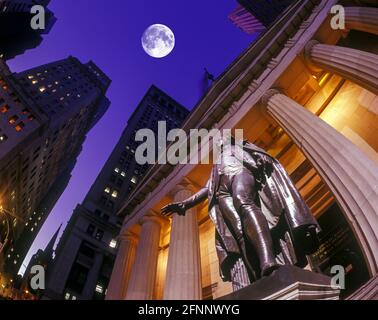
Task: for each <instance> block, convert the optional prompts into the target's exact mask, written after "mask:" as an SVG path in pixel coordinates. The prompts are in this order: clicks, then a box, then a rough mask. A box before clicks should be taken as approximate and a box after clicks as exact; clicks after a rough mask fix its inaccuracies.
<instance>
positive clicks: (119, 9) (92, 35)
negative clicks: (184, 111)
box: [9, 0, 253, 263]
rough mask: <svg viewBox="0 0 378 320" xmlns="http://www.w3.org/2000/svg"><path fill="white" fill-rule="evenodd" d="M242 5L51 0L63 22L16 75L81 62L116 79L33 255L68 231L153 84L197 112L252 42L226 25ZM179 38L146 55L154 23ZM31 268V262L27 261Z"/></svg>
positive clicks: (200, 0)
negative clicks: (203, 87)
mask: <svg viewBox="0 0 378 320" xmlns="http://www.w3.org/2000/svg"><path fill="white" fill-rule="evenodd" d="M236 5H237V2H236V0H190V1H180V0H52V1H51V4H50V6H49V8H50V9H51V10H52V11H53V12H54V14H55V16H56V17H57V19H58V21H57V22H56V24H55V26H54V27H53V29H52V30H51V32H50V34H48V35H47V36H45V39H44V41H43V43H42V44H41V45H40V46H39V47H38V48H36V49H33V50H29V51H27V52H26V53H25V54H23V55H21V56H19V57H17V58H16V59H14V60H12V61H10V63H9V64H10V67H11V69H12V70H13V71H21V70H25V69H28V68H31V67H34V66H37V65H41V64H45V63H48V62H51V61H54V60H58V59H62V58H66V57H68V56H69V55H72V56H75V57H77V58H79V59H80V61H81V62H83V63H85V62H87V61H89V60H93V61H94V62H95V63H96V64H97V65H98V66H99V67H100V68H101V69H102V70H103V71H104V72H105V73H106V74H107V75H108V76H109V77H110V78H111V79H112V81H113V82H112V85H111V87H110V89H109V91H108V94H107V96H108V97H109V99H110V100H111V102H112V104H111V106H110V108H109V110H108V112H107V113H106V114H105V116H104V117H103V118H102V119H101V121H100V122H99V123H98V124H97V126H96V127H95V128H93V129H92V131H91V132H90V133H89V134H88V137H87V140H86V142H85V144H84V148H83V151H82V153H81V154H80V156H79V159H78V163H77V165H76V167H75V169H74V171H73V176H72V179H71V181H70V184H69V186H68V187H67V189H66V190H65V192H64V193H63V195H62V196H61V198H60V199H59V201H58V203H57V205H56V206H55V208H54V209H53V211H52V213H51V214H50V216H49V217H48V219H47V221H46V223H45V224H44V226H43V228H42V229H41V231H40V233H39V235H38V237H37V239H36V241H35V242H34V244H33V246H32V248H31V250H30V251H29V254H28V257H27V261H28V259H29V258H30V254H31V253H34V252H35V251H36V250H37V249H38V248H44V247H45V245H46V243H47V242H48V240H49V239H50V237H51V236H52V234H53V233H54V232H55V230H56V228H57V227H58V226H59V224H60V223H62V222H63V225H64V226H65V224H66V222H67V220H68V219H69V217H70V215H71V214H72V210H73V208H74V207H75V206H76V204H78V203H79V202H81V201H82V200H83V198H84V196H85V194H86V193H87V191H88V190H89V188H90V185H91V184H92V183H93V182H94V180H95V178H96V176H97V174H98V173H99V171H100V170H101V168H102V166H103V164H104V163H105V161H106V159H107V157H108V156H109V155H110V152H111V150H112V148H113V147H114V146H115V144H116V142H117V140H118V138H119V137H120V134H121V132H122V130H123V128H124V126H125V124H126V122H127V119H128V117H129V115H130V114H131V112H132V111H133V110H134V108H135V107H136V106H137V104H138V102H139V100H140V99H141V98H142V96H143V95H144V93H145V92H146V91H147V89H148V88H149V87H150V85H151V84H155V85H156V86H158V87H160V88H161V89H162V90H164V91H166V92H167V93H168V94H169V95H171V96H172V97H173V98H174V99H176V100H177V101H178V102H180V103H181V104H183V105H184V106H186V107H187V108H188V109H192V108H193V106H194V105H195V104H196V102H197V101H198V99H199V97H200V79H201V77H203V68H204V67H207V69H208V70H209V71H210V72H211V73H213V74H214V75H216V76H217V75H219V74H220V73H221V72H222V71H223V70H224V69H225V68H226V67H227V65H229V64H230V63H231V62H232V61H233V60H234V59H235V58H236V57H237V56H238V55H239V54H240V53H241V52H242V51H243V50H244V49H245V48H246V47H247V46H248V45H249V43H250V42H251V41H252V40H253V38H251V36H248V35H247V34H244V33H243V32H242V31H240V30H239V29H238V28H237V27H235V26H234V25H233V24H232V23H231V22H230V21H229V20H228V18H227V16H228V14H229V13H230V12H231V11H232V10H233V9H234V8H235V7H236ZM155 23H161V24H165V25H167V26H169V27H170V28H171V29H172V31H173V32H174V34H175V38H176V46H175V48H174V50H173V51H172V53H171V54H170V55H169V56H167V57H165V58H163V59H155V58H151V57H150V56H148V55H147V54H146V53H145V52H144V51H143V49H142V46H141V36H142V34H143V31H144V30H145V29H146V28H147V27H148V26H149V25H151V24H155ZM24 263H25V262H24Z"/></svg>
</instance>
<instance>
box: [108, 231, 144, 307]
mask: <svg viewBox="0 0 378 320" xmlns="http://www.w3.org/2000/svg"><path fill="white" fill-rule="evenodd" d="M118 241H119V243H120V245H119V248H118V253H117V257H116V261H115V263H114V267H113V271H112V276H111V278H110V283H109V285H108V291H107V294H106V300H122V299H124V298H125V296H126V289H127V284H128V282H129V279H130V273H131V269H132V267H133V265H134V261H135V253H136V246H137V242H138V236H137V235H136V234H135V233H133V232H131V231H125V232H124V233H123V234H121V235H120V236H119V237H118Z"/></svg>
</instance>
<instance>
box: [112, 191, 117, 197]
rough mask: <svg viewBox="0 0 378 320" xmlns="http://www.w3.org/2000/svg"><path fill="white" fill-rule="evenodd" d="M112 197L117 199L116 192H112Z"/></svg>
mask: <svg viewBox="0 0 378 320" xmlns="http://www.w3.org/2000/svg"><path fill="white" fill-rule="evenodd" d="M112 197H113V198H117V197H118V191H116V190H114V191H113V192H112Z"/></svg>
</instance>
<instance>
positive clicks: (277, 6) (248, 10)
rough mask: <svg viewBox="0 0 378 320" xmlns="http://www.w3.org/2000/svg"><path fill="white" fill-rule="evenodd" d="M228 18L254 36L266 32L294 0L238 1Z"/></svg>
mask: <svg viewBox="0 0 378 320" xmlns="http://www.w3.org/2000/svg"><path fill="white" fill-rule="evenodd" d="M238 2H239V5H238V6H237V7H236V8H235V10H233V11H232V12H231V13H230V14H229V16H228V18H229V19H230V20H231V21H232V23H234V24H235V25H236V26H237V27H238V28H239V29H241V30H242V31H244V32H245V33H247V34H250V35H253V34H256V33H260V32H263V31H265V30H266V28H268V27H269V26H270V25H271V24H272V23H273V22H274V21H275V20H276V19H277V18H278V17H279V16H280V15H281V14H282V13H283V12H284V11H285V10H286V9H287V8H288V7H289V6H290V5H291V4H292V3H294V2H295V1H294V0H238Z"/></svg>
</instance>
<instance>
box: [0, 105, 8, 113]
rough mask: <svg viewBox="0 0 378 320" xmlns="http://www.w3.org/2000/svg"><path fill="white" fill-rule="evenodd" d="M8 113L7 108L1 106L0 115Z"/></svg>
mask: <svg viewBox="0 0 378 320" xmlns="http://www.w3.org/2000/svg"><path fill="white" fill-rule="evenodd" d="M8 111H9V106H7V105H5V106H2V107H1V109H0V112H1V113H6V112H8Z"/></svg>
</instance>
